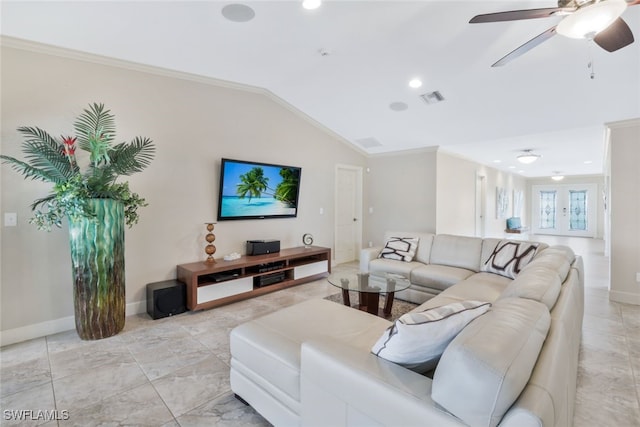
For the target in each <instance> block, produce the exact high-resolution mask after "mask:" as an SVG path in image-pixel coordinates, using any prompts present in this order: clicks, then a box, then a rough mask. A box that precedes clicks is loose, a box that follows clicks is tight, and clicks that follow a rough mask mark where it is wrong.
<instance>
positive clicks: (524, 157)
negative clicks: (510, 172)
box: [517, 150, 542, 165]
mask: <svg viewBox="0 0 640 427" xmlns="http://www.w3.org/2000/svg"><path fill="white" fill-rule="evenodd" d="M522 151H524V154H520V155H519V156H518V157H517V159H518V161H519V162H520V163H524V164H525V165H529V164H531V163H533V162H535V161H536V160H538V159H539V158H540V157H542V156H540V155H539V154H534V153H532V150H522Z"/></svg>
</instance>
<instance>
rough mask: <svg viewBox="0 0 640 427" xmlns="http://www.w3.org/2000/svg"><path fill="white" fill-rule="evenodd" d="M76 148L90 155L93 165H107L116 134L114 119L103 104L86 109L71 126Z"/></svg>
mask: <svg viewBox="0 0 640 427" xmlns="http://www.w3.org/2000/svg"><path fill="white" fill-rule="evenodd" d="M73 127H74V129H75V131H76V136H77V137H78V147H79V148H80V149H81V150H85V151H88V152H90V153H91V162H92V163H94V164H99V163H106V164H109V150H110V149H111V147H110V145H111V143H112V142H113V139H114V137H115V133H116V125H115V117H114V115H113V114H111V111H109V110H105V108H104V104H93V105H90V106H89V108H86V109H85V110H84V111H83V113H82V114H81V115H80V116H78V119H77V120H76V122H75V123H74V125H73Z"/></svg>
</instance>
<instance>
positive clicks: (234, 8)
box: [222, 4, 256, 22]
mask: <svg viewBox="0 0 640 427" xmlns="http://www.w3.org/2000/svg"><path fill="white" fill-rule="evenodd" d="M222 16H224V17H225V18H227V19H228V20H229V21H233V22H247V21H251V20H252V19H253V18H254V17H255V16H256V13H255V12H254V10H253V9H251V8H250V7H249V6H246V5H244V4H228V5H226V6H225V7H223V8H222Z"/></svg>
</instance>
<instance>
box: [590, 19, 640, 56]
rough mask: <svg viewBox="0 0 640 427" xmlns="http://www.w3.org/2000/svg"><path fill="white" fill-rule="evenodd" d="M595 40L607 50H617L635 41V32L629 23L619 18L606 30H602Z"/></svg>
mask: <svg viewBox="0 0 640 427" xmlns="http://www.w3.org/2000/svg"><path fill="white" fill-rule="evenodd" d="M593 41H594V42H596V44H597V45H598V46H600V47H601V48H603V49H604V50H606V51H607V52H615V51H616V50H618V49H622V48H623V47H625V46H628V45H630V44H631V43H633V33H632V32H631V29H630V28H629V26H628V25H627V23H626V22H624V21H623V20H622V18H618V19H616V20H615V21H613V24H611V25H609V27H607V28H606V29H605V30H603V31H600V32H599V33H598V34H597V35H596V36H595V37H594V39H593Z"/></svg>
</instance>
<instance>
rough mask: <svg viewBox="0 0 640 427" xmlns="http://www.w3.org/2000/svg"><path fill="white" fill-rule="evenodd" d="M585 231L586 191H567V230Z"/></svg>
mask: <svg viewBox="0 0 640 427" xmlns="http://www.w3.org/2000/svg"><path fill="white" fill-rule="evenodd" d="M586 229H587V190H580V191H575V190H569V230H580V231H584V230H586Z"/></svg>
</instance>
